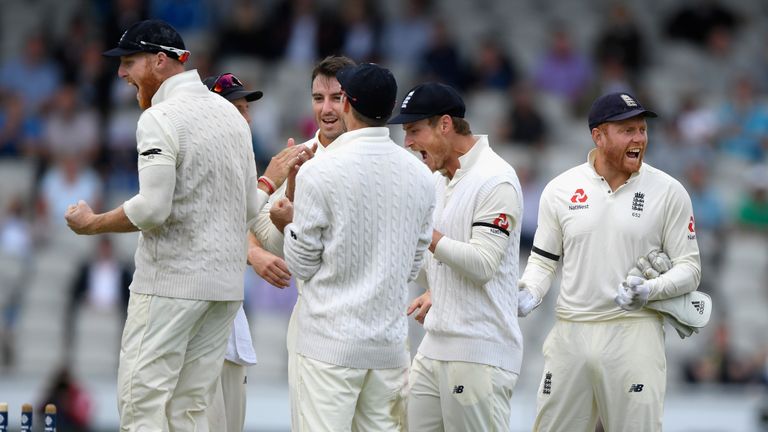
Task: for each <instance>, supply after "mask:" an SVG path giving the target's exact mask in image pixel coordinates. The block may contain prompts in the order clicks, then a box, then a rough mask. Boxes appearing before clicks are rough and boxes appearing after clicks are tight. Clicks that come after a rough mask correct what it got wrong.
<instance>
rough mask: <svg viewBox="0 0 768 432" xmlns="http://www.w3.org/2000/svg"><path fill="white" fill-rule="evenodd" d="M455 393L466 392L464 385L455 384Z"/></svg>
mask: <svg viewBox="0 0 768 432" xmlns="http://www.w3.org/2000/svg"><path fill="white" fill-rule="evenodd" d="M453 392H454V393H464V386H453Z"/></svg>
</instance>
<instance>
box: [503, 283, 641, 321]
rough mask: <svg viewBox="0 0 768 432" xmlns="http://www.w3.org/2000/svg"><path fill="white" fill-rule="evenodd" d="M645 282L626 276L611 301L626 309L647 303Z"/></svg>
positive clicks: (631, 309)
mask: <svg viewBox="0 0 768 432" xmlns="http://www.w3.org/2000/svg"><path fill="white" fill-rule="evenodd" d="M647 282H648V281H646V280H645V279H644V278H642V277H638V276H631V275H630V276H627V279H626V280H625V281H624V282H622V283H620V284H619V287H618V288H617V290H616V297H614V299H613V301H615V302H616V304H617V305H618V306H619V307H620V308H622V309H624V310H626V311H634V310H638V309H640V308H641V307H643V306H645V304H646V303H648V294H650V292H651V289H650V287H649V286H648V284H647ZM518 315H519V313H518Z"/></svg>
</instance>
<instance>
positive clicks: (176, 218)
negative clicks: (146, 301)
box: [125, 70, 267, 300]
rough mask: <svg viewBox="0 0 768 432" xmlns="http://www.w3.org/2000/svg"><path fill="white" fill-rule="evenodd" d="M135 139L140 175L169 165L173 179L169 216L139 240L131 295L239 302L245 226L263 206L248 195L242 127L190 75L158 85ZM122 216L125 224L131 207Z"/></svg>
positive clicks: (250, 160) (250, 171)
mask: <svg viewBox="0 0 768 432" xmlns="http://www.w3.org/2000/svg"><path fill="white" fill-rule="evenodd" d="M136 137H137V143H138V144H137V148H138V152H139V170H141V169H143V168H144V167H147V166H151V165H153V164H166V165H174V166H175V167H176V178H175V186H174V191H173V202H172V206H171V213H170V216H169V217H168V218H167V219H166V220H165V222H164V223H162V224H161V225H159V226H157V227H155V228H153V229H150V230H146V231H142V232H141V233H140V235H139V243H138V247H137V249H136V255H135V259H136V272H135V273H134V276H133V283H132V284H131V287H130V288H131V290H132V291H134V292H138V293H142V294H151V295H159V296H165V297H175V298H186V299H195V300H242V299H243V271H244V270H245V261H244V257H245V256H246V236H245V233H246V229H247V226H246V221H247V220H251V219H253V220H255V217H256V216H257V215H258V210H259V209H260V208H261V205H263V203H264V202H266V198H267V196H266V194H265V193H263V192H261V193H260V194H258V195H256V194H252V193H249V191H253V190H254V189H253V188H255V185H256V165H255V160H254V155H253V148H252V146H251V133H250V129H249V128H248V124H247V123H246V122H245V120H244V119H243V117H242V116H241V115H240V113H239V112H238V111H237V109H236V108H235V107H234V105H232V104H231V103H229V102H228V101H227V100H226V99H224V98H222V97H220V96H219V95H217V94H215V93H212V92H210V91H208V89H207V88H206V87H205V85H203V83H202V82H201V81H200V76H199V75H198V74H197V71H194V70H192V71H187V72H183V73H180V74H178V75H174V76H173V77H171V78H169V79H167V80H166V81H165V82H163V84H162V85H161V86H160V89H159V90H158V91H157V93H156V94H155V96H154V97H153V98H152V106H151V107H150V108H148V109H147V110H146V111H144V113H142V115H141V117H140V119H139V123H138V127H137V131H136ZM254 197H258V198H257V201H259V202H258V203H254V202H253V201H254ZM125 210H126V215H127V216H128V217H129V219H130V216H131V215H130V211H131V209H130V206H128V207H126V208H125Z"/></svg>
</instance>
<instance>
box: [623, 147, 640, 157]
mask: <svg viewBox="0 0 768 432" xmlns="http://www.w3.org/2000/svg"><path fill="white" fill-rule="evenodd" d="M626 155H627V157H628V158H630V159H638V158H640V148H639V147H633V148H631V149H629V150H627V152H626Z"/></svg>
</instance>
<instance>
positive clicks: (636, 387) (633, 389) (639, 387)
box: [629, 384, 643, 393]
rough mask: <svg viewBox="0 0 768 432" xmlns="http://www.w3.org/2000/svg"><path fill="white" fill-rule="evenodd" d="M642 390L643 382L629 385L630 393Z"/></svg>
mask: <svg viewBox="0 0 768 432" xmlns="http://www.w3.org/2000/svg"><path fill="white" fill-rule="evenodd" d="M641 391H643V385H642V384H632V385H631V386H629V393H640V392H641Z"/></svg>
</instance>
